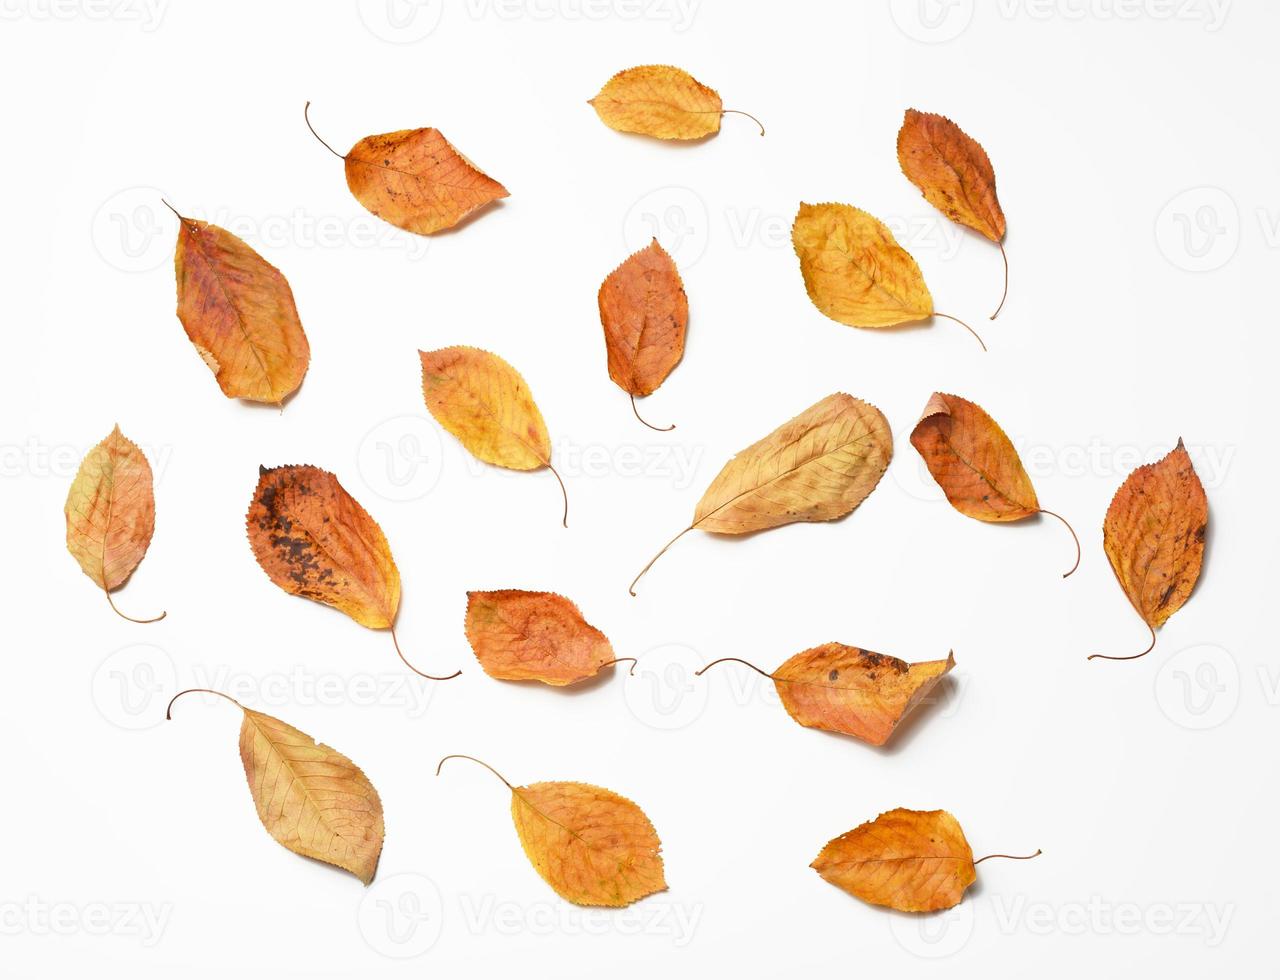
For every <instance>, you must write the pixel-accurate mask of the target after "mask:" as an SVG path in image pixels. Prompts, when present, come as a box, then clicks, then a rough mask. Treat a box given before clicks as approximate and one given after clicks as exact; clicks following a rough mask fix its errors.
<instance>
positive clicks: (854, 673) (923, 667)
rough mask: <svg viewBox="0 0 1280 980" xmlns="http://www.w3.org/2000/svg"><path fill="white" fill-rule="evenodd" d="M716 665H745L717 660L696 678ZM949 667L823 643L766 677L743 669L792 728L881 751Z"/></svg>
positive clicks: (952, 662)
mask: <svg viewBox="0 0 1280 980" xmlns="http://www.w3.org/2000/svg"><path fill="white" fill-rule="evenodd" d="M722 660H730V661H737V662H739V663H744V664H746V663H747V662H746V661H745V660H742V661H738V658H737V657H723V658H721V660H716V661H712V663H710V664H708V665H707V666H706V667H703V668H702V670H700V671H698V673H699V674H702V673H704V672H705V671H707V670H708V669H709V668H711V667H712V666H714V665H715V664H717V663H720V662H721V661H722ZM955 665H956V660H955V657H954V656H953V655H950V654H949V655H948V656H947V659H946V660H929V661H925V662H923V663H917V664H909V663H907V662H906V661H905V660H899V659H898V658H897V657H888V656H885V655H884V654H883V653H872V652H871V651H870V650H863V649H861V648H859V647H851V646H846V645H845V644H843V643H824V644H822V646H818V647H813V648H812V649H809V650H804V651H802V652H800V653H797V654H796V655H795V656H793V657H791V658H789V659H788V660H786V661H784V662H783V664H782V665H781V666H780V667H778V669H777V670H775V671H774V672H773V673H772V674H765V672H764V671H762V670H760V668H759V667H756V666H755V665H753V664H747V666H748V667H751V669H752V670H756V671H759V672H760V673H762V674H764V676H766V677H768V678H769V679H770V680H772V681H773V685H774V687H775V688H777V691H778V697H779V698H780V699H781V700H782V705H783V707H784V708H786V709H787V714H789V715H790V716H791V717H792V718H793V719H794V720H795V721H796V722H797V723H799V724H801V725H804V726H805V727H806V728H821V729H823V730H825V731H828V732H839V733H840V734H842V735H852V736H853V737H854V738H860V739H862V740H863V741H864V742H870V743H871V744H872V745H884V743H885V742H887V741H888V740H889V736H891V735H892V734H893V733H894V730H895V729H896V728H897V727H898V723H899V722H900V721H902V719H903V718H905V717H906V716H907V714H908V713H909V712H910V711H911V709H912V708H914V707H915V706H916V705H918V704H920V703H921V702H922V701H924V700H925V698H927V697H928V696H929V693H930V692H931V691H932V690H933V689H934V687H935V686H936V685H937V683H938V681H939V680H941V679H942V676H943V675H944V674H946V673H947V672H948V671H950V670H951V668H952V667H954V666H955Z"/></svg>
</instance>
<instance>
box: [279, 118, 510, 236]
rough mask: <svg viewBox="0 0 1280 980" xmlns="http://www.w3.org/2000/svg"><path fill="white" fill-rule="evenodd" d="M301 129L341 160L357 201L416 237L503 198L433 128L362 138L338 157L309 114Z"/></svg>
mask: <svg viewBox="0 0 1280 980" xmlns="http://www.w3.org/2000/svg"><path fill="white" fill-rule="evenodd" d="M310 105H311V103H310V102H308V103H307V107H308V108H309V107H310ZM303 115H304V117H306V110H305V109H304V112H303ZM307 128H309V129H311V134H312V135H313V136H315V138H316V139H318V140H320V143H321V144H322V145H323V146H324V147H325V148H326V149H327V150H328V151H329V152H330V153H332V154H333V155H334V156H336V157H339V158H340V159H341V160H342V161H343V163H344V165H345V169H346V174H347V187H348V188H350V190H351V193H352V195H354V196H355V199H356V200H357V201H359V202H360V203H361V204H362V205H364V207H365V208H367V209H368V210H369V211H370V212H371V213H373V214H375V215H377V216H378V217H379V218H381V219H382V220H383V221H387V222H390V223H391V224H393V225H395V226H396V227H397V228H403V229H404V230H405V231H411V232H413V233H414V234H416V235H431V234H434V233H435V232H438V231H443V230H445V229H446V228H452V227H453V226H454V225H456V224H458V222H460V221H462V220H463V219H464V218H466V217H467V216H468V215H470V214H471V213H472V212H474V211H477V210H479V209H480V208H483V207H484V206H485V205H487V204H492V203H493V202H494V201H496V200H498V199H499V198H503V197H507V196H508V194H507V189H506V188H505V187H503V186H502V185H501V184H500V183H498V182H497V181H496V180H494V179H493V178H492V177H490V176H488V175H487V174H485V173H484V172H483V171H481V170H480V169H479V168H478V167H476V165H475V164H473V163H472V162H471V161H470V160H468V159H467V158H466V157H465V156H463V155H462V154H461V153H459V152H458V151H457V150H456V149H455V148H454V146H453V144H452V143H450V142H449V141H448V140H447V139H445V138H444V135H443V134H442V133H441V132H440V130H438V129H430V128H425V129H402V130H399V131H397V132H394V133H382V134H380V135H377V136H366V137H365V138H364V139H362V140H360V141H358V142H357V143H356V144H355V146H353V147H351V149H350V150H349V151H348V152H347V153H346V155H345V156H344V155H343V154H341V153H339V152H338V151H337V150H335V149H334V148H333V147H331V146H330V145H329V144H328V143H326V142H325V141H324V140H322V139H320V136H319V134H317V133H316V131H315V129H314V128H312V127H311V120H310V118H307Z"/></svg>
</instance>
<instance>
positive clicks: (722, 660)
mask: <svg viewBox="0 0 1280 980" xmlns="http://www.w3.org/2000/svg"><path fill="white" fill-rule="evenodd" d="M726 662H728V663H735V664H742V665H743V666H744V667H750V668H751V669H752V670H754V671H755V672H756V673H757V674H759V675H760V676H761V677H767V678H769V680H773V675H772V674H769V673H766V672H765V671H763V670H761V669H760V668H759V667H757V666H756V665H755V664H753V663H748V662H747V661H745V660H740V659H738V658H737V657H721V658H720V659H719V660H713V661H711V663H709V664H707V665H706V666H705V667H703V668H702V669H701V670H695V671H694V672H693V676H694V677H701V676H702V675H703V674H705V673H706V672H707V671H709V670H710V669H711V668H712V667H714V666H715V665H716V664H722V663H726Z"/></svg>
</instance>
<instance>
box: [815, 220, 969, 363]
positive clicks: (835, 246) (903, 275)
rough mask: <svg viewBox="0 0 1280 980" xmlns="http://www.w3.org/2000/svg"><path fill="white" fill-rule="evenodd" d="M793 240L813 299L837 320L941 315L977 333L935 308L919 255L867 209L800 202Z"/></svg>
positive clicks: (857, 322)
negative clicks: (922, 272)
mask: <svg viewBox="0 0 1280 980" xmlns="http://www.w3.org/2000/svg"><path fill="white" fill-rule="evenodd" d="M791 244H792V245H793V246H794V248H795V251H796V256H797V257H798V258H799V259H800V274H801V275H802V276H803V277H804V288H805V289H806V290H807V291H808V293H809V299H810V300H811V301H812V302H813V305H814V306H816V307H817V308H818V309H819V310H820V311H821V312H822V313H824V314H825V315H826V316H829V317H830V318H831V319H833V320H835V321H836V322H837V323H843V324H846V325H848V326H851V327H893V326H897V325H899V324H902V323H912V322H914V321H917V320H927V319H929V318H930V317H932V316H940V317H945V318H946V319H948V320H955V321H956V322H957V323H959V324H960V325H961V326H963V327H965V329H967V330H969V332H970V333H973V329H972V328H971V327H969V325H968V324H967V323H965V322H964V321H963V320H958V319H957V318H956V317H953V316H949V315H948V314H946V313H939V312H937V311H936V310H934V308H933V297H932V296H931V295H930V294H929V287H928V286H926V285H925V282H924V276H923V275H922V274H921V272H920V267H919V266H918V265H916V260H915V259H913V258H912V257H911V255H910V253H908V252H907V250H906V249H904V248H903V247H902V246H901V245H899V244H898V242H897V240H896V239H895V238H894V237H893V232H891V231H890V230H889V228H888V226H887V225H885V224H884V222H882V221H880V220H879V219H878V218H875V217H873V216H872V215H870V214H867V212H866V211H863V210H861V209H859V208H855V207H853V206H852V205H849V204H801V205H800V210H799V212H797V214H796V220H795V223H794V224H792V226H791ZM973 335H974V336H975V337H977V338H978V343H980V344H981V343H982V338H981V337H978V335H977V334H976V333H973ZM983 349H984V350H985V349H986V345H985V344H983Z"/></svg>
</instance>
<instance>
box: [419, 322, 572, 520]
mask: <svg viewBox="0 0 1280 980" xmlns="http://www.w3.org/2000/svg"><path fill="white" fill-rule="evenodd" d="M418 356H419V357H420V358H421V360H422V395H423V398H424V399H425V400H426V403H427V410H428V411H429V412H430V413H431V415H432V416H433V417H434V418H435V420H436V421H437V422H439V423H440V424H441V425H442V426H444V428H445V429H446V430H448V432H449V433H450V434H451V435H452V436H454V438H456V439H457V440H458V441H459V442H461V443H462V445H463V446H464V447H466V449H467V451H468V452H469V453H471V455H472V456H474V457H476V459H479V460H481V461H483V462H485V463H490V464H492V465H494V466H503V467H506V468H507V469H509V470H538V469H542V468H543V467H546V468H547V469H549V470H551V472H552V474H553V475H554V476H555V478H556V480H557V481H558V482H559V483H560V489H561V492H563V493H564V497H565V503H564V524H565V526H566V527H568V525H569V496H568V493H567V492H565V491H564V481H563V480H560V474H559V473H557V472H556V469H555V467H554V466H552V465H551V436H550V435H549V434H548V433H547V426H546V423H545V422H543V421H542V413H541V412H540V411H538V406H537V405H536V404H535V403H534V401H533V395H532V394H531V393H530V391H529V386H528V385H527V384H525V380H524V378H522V377H521V376H520V372H518V371H517V370H516V369H515V368H513V367H512V366H511V365H510V364H508V363H507V362H506V361H504V360H503V359H502V358H500V357H499V356H498V355H497V354H490V353H489V352H488V351H484V350H479V349H478V348H475V347H445V348H442V349H440V350H434V351H418Z"/></svg>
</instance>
